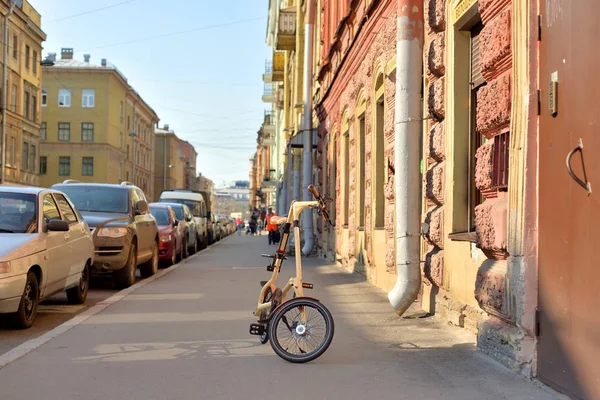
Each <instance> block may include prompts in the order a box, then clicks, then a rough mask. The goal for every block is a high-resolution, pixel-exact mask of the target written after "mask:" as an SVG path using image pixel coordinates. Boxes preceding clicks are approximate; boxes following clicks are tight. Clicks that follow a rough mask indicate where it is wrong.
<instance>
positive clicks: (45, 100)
mask: <svg viewBox="0 0 600 400" xmlns="http://www.w3.org/2000/svg"><path fill="white" fill-rule="evenodd" d="M47 105H48V89H42V107H46V106H47Z"/></svg>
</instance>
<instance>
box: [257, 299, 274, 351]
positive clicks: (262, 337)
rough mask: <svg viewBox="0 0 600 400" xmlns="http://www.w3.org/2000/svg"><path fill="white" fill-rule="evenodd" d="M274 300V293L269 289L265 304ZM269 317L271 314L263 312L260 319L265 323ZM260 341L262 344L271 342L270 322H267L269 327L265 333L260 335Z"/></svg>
mask: <svg viewBox="0 0 600 400" xmlns="http://www.w3.org/2000/svg"><path fill="white" fill-rule="evenodd" d="M272 299H273V292H272V291H271V288H267V292H266V293H265V298H264V301H263V303H268V302H269V301H271V300H272ZM268 317H269V312H268V311H267V310H262V311H261V312H260V317H259V318H260V320H261V321H265V320H266V319H267V318H268ZM258 339H259V340H260V343H262V344H266V343H267V342H268V341H269V323H268V322H267V327H266V328H265V333H263V334H262V335H260V336H259V337H258Z"/></svg>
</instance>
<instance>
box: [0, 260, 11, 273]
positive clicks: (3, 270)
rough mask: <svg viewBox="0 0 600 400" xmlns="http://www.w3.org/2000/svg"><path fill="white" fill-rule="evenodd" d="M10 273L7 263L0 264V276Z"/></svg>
mask: <svg viewBox="0 0 600 400" xmlns="http://www.w3.org/2000/svg"><path fill="white" fill-rule="evenodd" d="M9 272H10V263H9V262H0V274H8V273H9Z"/></svg>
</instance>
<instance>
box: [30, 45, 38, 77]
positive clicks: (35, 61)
mask: <svg viewBox="0 0 600 400" xmlns="http://www.w3.org/2000/svg"><path fill="white" fill-rule="evenodd" d="M37 63H38V60H37V51H35V50H34V51H33V59H32V64H31V67H32V69H33V73H34V74H37Z"/></svg>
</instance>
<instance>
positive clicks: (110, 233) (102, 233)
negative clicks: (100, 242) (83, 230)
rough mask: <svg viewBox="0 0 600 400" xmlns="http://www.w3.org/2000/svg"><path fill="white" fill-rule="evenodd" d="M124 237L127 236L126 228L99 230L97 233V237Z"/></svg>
mask: <svg viewBox="0 0 600 400" xmlns="http://www.w3.org/2000/svg"><path fill="white" fill-rule="evenodd" d="M125 235H127V228H121V227H110V228H100V230H99V231H98V237H110V238H120V237H123V236H125Z"/></svg>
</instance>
